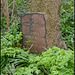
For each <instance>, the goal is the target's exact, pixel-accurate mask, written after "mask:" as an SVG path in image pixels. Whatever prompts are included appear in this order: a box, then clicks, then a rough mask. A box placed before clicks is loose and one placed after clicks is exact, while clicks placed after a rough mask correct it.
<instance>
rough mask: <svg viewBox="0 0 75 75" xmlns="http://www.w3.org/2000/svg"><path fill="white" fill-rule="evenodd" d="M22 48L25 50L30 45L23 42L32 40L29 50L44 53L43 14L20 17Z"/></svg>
mask: <svg viewBox="0 0 75 75" xmlns="http://www.w3.org/2000/svg"><path fill="white" fill-rule="evenodd" d="M21 24H22V33H23V46H25V47H26V48H28V47H31V45H29V44H27V43H25V41H29V40H32V45H33V46H32V48H31V50H36V52H38V53H40V52H43V51H45V47H46V45H47V44H46V22H45V18H44V15H43V14H37V13H35V14H25V15H24V16H22V17H21Z"/></svg>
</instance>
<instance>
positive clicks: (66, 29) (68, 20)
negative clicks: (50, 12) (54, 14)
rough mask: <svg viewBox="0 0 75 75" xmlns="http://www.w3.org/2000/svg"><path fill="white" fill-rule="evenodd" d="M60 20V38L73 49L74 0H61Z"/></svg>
mask: <svg viewBox="0 0 75 75" xmlns="http://www.w3.org/2000/svg"><path fill="white" fill-rule="evenodd" d="M60 22H61V26H62V27H61V32H62V39H63V40H64V41H65V42H66V45H67V47H68V49H71V50H74V0H62V6H61V10H60Z"/></svg>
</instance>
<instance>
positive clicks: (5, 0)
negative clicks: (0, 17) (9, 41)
mask: <svg viewBox="0 0 75 75" xmlns="http://www.w3.org/2000/svg"><path fill="white" fill-rule="evenodd" d="M2 6H3V10H4V16H5V18H6V22H7V27H8V29H10V22H9V12H8V0H2Z"/></svg>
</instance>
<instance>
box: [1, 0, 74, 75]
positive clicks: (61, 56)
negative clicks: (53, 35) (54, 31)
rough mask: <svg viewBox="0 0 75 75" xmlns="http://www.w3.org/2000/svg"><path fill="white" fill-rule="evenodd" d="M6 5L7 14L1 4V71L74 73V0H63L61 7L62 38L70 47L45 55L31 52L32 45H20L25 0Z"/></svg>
mask: <svg viewBox="0 0 75 75" xmlns="http://www.w3.org/2000/svg"><path fill="white" fill-rule="evenodd" d="M4 1H7V0H4ZM7 4H8V6H7V7H6V8H7V9H8V12H7V13H4V11H6V10H3V7H1V72H2V73H1V74H2V75H23V74H24V75H74V0H62V6H61V9H60V22H61V32H62V40H63V41H65V42H66V45H67V47H68V49H67V50H66V51H65V50H64V49H60V48H58V47H52V48H50V49H48V50H47V51H46V52H43V53H42V54H31V53H30V48H24V47H23V48H22V45H21V40H22V32H21V22H20V16H22V15H24V14H25V12H26V10H25V4H26V0H8V2H7ZM6 8H5V9H6ZM3 13H4V14H6V16H4V14H3ZM8 14H9V15H8ZM5 17H7V19H8V20H9V21H8V20H7V22H8V24H7V22H6V19H5ZM8 17H9V18H8ZM25 42H26V43H28V44H30V45H31V41H25Z"/></svg>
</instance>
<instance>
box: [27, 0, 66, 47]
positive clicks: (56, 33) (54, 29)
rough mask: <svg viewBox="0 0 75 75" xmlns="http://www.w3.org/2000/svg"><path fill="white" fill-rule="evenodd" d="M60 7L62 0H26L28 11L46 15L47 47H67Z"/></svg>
mask: <svg viewBox="0 0 75 75" xmlns="http://www.w3.org/2000/svg"><path fill="white" fill-rule="evenodd" d="M60 7H61V0H26V12H27V13H41V14H44V16H45V20H46V29H47V33H46V41H47V48H50V47H52V46H57V47H59V48H67V47H66V45H65V42H64V41H62V39H61V24H60V16H59V10H60Z"/></svg>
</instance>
